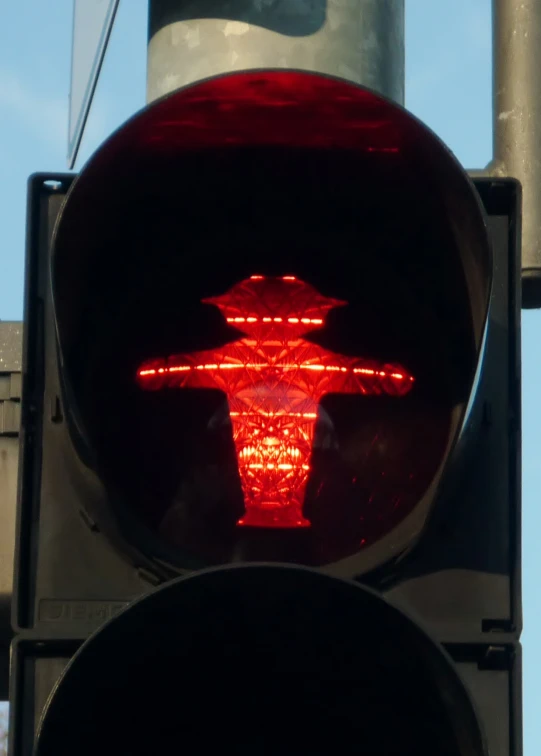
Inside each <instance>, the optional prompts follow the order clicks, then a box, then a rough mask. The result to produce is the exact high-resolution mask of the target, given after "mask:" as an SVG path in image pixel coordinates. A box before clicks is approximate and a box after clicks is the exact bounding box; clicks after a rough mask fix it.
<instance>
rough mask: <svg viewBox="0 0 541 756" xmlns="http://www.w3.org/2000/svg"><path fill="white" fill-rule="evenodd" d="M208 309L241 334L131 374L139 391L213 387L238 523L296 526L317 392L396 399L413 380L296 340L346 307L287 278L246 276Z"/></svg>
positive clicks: (300, 517)
mask: <svg viewBox="0 0 541 756" xmlns="http://www.w3.org/2000/svg"><path fill="white" fill-rule="evenodd" d="M204 302H206V303H208V304H213V305H216V306H217V307H218V308H219V309H220V310H221V312H222V313H223V315H224V316H225V317H226V319H227V321H228V322H229V323H231V324H234V325H236V326H238V327H239V328H240V329H241V330H242V331H243V332H244V336H243V337H242V338H241V339H239V340H238V341H235V342H233V343H229V344H226V345H224V346H222V347H219V348H218V349H215V350H210V351H202V352H193V353H191V354H186V355H178V356H175V357H170V358H168V359H164V360H154V361H152V362H150V363H146V364H145V365H143V366H142V367H141V368H140V369H139V371H138V374H137V376H138V380H139V383H140V385H141V386H142V387H143V388H145V389H150V390H156V389H161V388H164V387H171V388H208V389H220V390H221V391H223V392H224V393H225V395H226V396H227V399H228V402H229V414H230V417H231V423H232V426H233V439H234V442H235V449H236V454H237V461H238V467H239V474H240V480H241V485H242V490H243V494H244V504H245V509H246V511H245V514H244V516H243V517H242V518H241V519H240V520H239V522H238V524H239V525H250V526H255V527H274V528H295V527H305V526H309V525H310V522H309V521H308V520H306V519H305V518H304V517H303V514H302V506H303V501H304V491H305V487H306V482H307V480H308V474H309V471H310V457H311V453H312V442H313V438H314V430H315V425H316V419H317V412H318V403H319V401H320V399H321V398H322V397H323V396H324V395H325V394H330V393H337V394H365V395H378V394H391V395H395V396H402V395H404V394H406V393H407V392H408V391H409V390H410V389H411V387H412V383H413V377H412V376H411V375H409V374H408V373H407V372H406V371H405V370H404V369H403V368H401V367H399V366H396V365H378V364H376V363H374V362H369V361H368V360H363V359H357V358H352V357H346V356H343V355H339V354H335V353H334V352H331V351H329V350H327V349H324V348H322V347H320V346H317V345H316V344H313V343H311V342H309V341H307V340H305V339H303V338H302V335H303V334H305V333H306V332H307V331H310V330H314V329H316V328H321V327H322V326H323V325H324V322H325V321H324V316H325V314H326V313H327V312H328V311H329V310H331V309H333V308H334V307H340V306H343V305H346V304H347V302H343V301H341V300H337V299H331V298H328V297H324V296H322V295H321V294H319V293H318V292H317V291H316V290H315V289H314V287H313V286H311V285H310V284H307V283H305V282H304V281H300V280H299V279H298V278H296V277H295V276H282V277H280V278H269V277H264V276H258V275H254V276H252V277H251V278H249V279H247V280H245V281H241V282H240V283H238V284H236V285H235V286H233V287H232V288H231V289H230V290H229V291H228V292H227V293H226V294H223V295H221V296H218V297H212V298H210V299H206V300H204Z"/></svg>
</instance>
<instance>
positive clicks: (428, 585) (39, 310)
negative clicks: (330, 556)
mask: <svg viewBox="0 0 541 756" xmlns="http://www.w3.org/2000/svg"><path fill="white" fill-rule="evenodd" d="M73 178H74V176H72V175H69V174H51V175H49V174H39V175H36V176H34V177H32V179H31V180H30V184H29V192H30V203H29V206H30V215H29V226H28V228H29V244H28V257H27V274H26V304H25V342H24V367H23V417H22V430H21V455H20V460H21V461H20V484H19V504H18V523H17V552H16V573H15V585H14V602H13V616H12V622H13V628H14V632H15V633H16V635H17V638H16V641H15V643H14V646H13V657H12V677H11V696H10V701H11V704H12V706H11V726H10V732H11V736H10V754H11V756H29V755H30V754H31V752H32V747H33V740H34V732H35V730H36V727H37V724H38V722H39V718H40V714H41V712H42V710H43V707H44V705H45V701H46V699H47V697H48V695H49V694H50V692H51V691H52V689H53V688H54V686H55V683H56V681H57V680H58V678H59V676H60V674H61V672H62V670H63V668H64V667H65V665H66V664H67V662H68V661H69V660H70V658H71V657H72V656H73V654H74V652H75V651H76V649H77V648H78V647H79V646H80V644H81V643H82V642H83V641H84V640H85V639H86V638H88V637H89V636H90V635H91V634H92V633H93V632H94V631H95V630H96V629H97V628H98V627H99V626H100V625H101V624H103V622H104V621H106V620H108V619H109V618H111V617H112V616H113V615H114V614H115V613H117V612H118V611H119V610H120V609H122V608H123V607H125V606H126V605H127V604H128V603H130V602H131V601H132V600H134V599H136V598H139V597H141V596H143V595H144V594H145V593H147V592H148V591H149V590H150V589H151V588H152V586H153V585H155V584H157V583H159V582H160V581H161V579H163V574H164V573H161V572H160V569H159V565H155V567H156V569H149V565H148V562H147V560H145V558H144V555H141V554H140V553H139V552H138V551H137V550H134V551H133V553H132V554H127V555H126V554H122V555H121V554H120V553H119V552H118V551H117V550H115V548H114V547H113V546H112V544H111V541H110V540H108V539H106V538H105V537H104V536H103V535H102V534H101V533H100V532H99V530H98V529H97V526H96V523H94V522H92V521H91V520H90V518H89V516H88V510H87V507H86V505H85V502H84V496H83V497H81V493H80V492H78V491H77V489H76V488H75V487H74V485H73V482H72V481H71V480H70V479H69V476H68V475H62V474H61V471H62V466H61V465H62V459H63V452H64V449H65V448H66V445H69V444H70V440H69V435H68V433H67V431H66V426H65V423H63V414H62V406H61V402H60V399H59V398H58V397H59V391H58V366H57V352H56V334H55V331H54V325H53V318H52V309H51V296H50V282H49V256H50V242H51V236H52V231H53V227H54V224H55V221H56V218H57V216H58V213H59V210H60V208H61V206H62V202H63V199H64V197H65V194H66V192H67V190H68V188H69V185H70V184H71V182H72V181H73ZM474 183H475V186H476V189H477V191H478V193H479V195H480V197H481V200H482V202H483V204H484V206H485V209H486V213H487V218H488V226H489V232H490V235H491V237H492V242H493V254H494V283H493V293H492V303H491V315H490V323H489V328H488V331H487V341H486V347H485V348H486V354H485V362H484V369H483V373H482V376H481V383H480V386H479V392H480V396H481V397H482V401H477V402H476V404H475V407H474V417H472V421H471V423H470V432H471V434H476V435H475V443H473V444H468V452H467V453H465V454H464V458H463V459H462V460H460V463H459V464H457V466H456V468H455V470H454V471H453V477H452V479H447V480H446V484H445V486H444V487H443V495H442V496H441V500H440V501H438V504H437V506H436V509H435V512H434V516H433V517H432V519H431V521H430V523H429V526H428V528H427V529H426V531H425V533H424V535H423V537H422V539H421V541H420V542H419V544H418V545H417V547H416V548H415V549H413V550H412V551H411V552H410V553H409V554H408V555H407V557H406V558H405V559H404V560H402V562H399V563H397V564H396V565H395V566H394V568H393V570H392V572H389V571H388V570H387V571H383V572H379V573H372V574H370V575H368V576H365V577H364V578H363V579H362V582H365V583H367V584H368V585H370V586H372V587H374V588H376V589H377V590H378V591H380V592H381V593H382V594H383V595H384V596H385V597H386V598H387V599H388V600H389V601H390V602H391V603H393V604H395V605H396V606H397V607H399V608H401V609H403V610H405V611H406V612H407V613H408V614H409V615H410V616H412V617H414V618H415V619H417V620H418V621H419V623H420V625H422V626H423V627H424V628H425V629H426V630H427V631H428V632H429V634H430V635H431V636H432V638H433V639H434V640H436V641H437V642H439V643H441V644H442V645H443V646H445V647H446V649H447V651H448V652H449V654H450V655H451V656H452V658H453V659H454V660H455V662H456V665H457V669H458V670H459V673H460V674H461V676H462V678H463V680H464V682H465V684H466V686H467V687H468V689H469V691H470V694H471V696H472V698H473V700H474V702H475V704H476V706H477V710H478V712H479V715H480V717H481V719H482V725H483V727H484V730H485V733H486V737H487V741H488V745H489V752H490V754H491V756H520V754H521V752H522V746H521V743H522V737H521V699H520V690H521V673H520V663H521V661H520V644H519V636H520V631H521V627H522V609H521V592H520V186H519V185H518V184H517V182H515V181H513V180H496V179H476V180H475V182H474ZM126 556H128V558H126ZM160 575H162V577H160Z"/></svg>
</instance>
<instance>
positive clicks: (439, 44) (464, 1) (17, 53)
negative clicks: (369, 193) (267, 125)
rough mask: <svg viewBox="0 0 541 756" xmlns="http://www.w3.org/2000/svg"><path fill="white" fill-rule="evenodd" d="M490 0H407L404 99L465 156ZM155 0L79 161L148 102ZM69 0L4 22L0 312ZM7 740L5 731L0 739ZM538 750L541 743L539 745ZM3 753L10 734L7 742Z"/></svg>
mask: <svg viewBox="0 0 541 756" xmlns="http://www.w3.org/2000/svg"><path fill="white" fill-rule="evenodd" d="M490 5H491V2H490V0H406V32H407V37H406V105H407V107H408V108H409V109H410V110H412V111H413V112H414V113H415V114H416V115H417V116H419V117H420V118H421V119H423V120H424V121H425V122H426V123H427V124H428V125H429V126H431V127H432V128H433V129H434V131H436V133H438V134H439V135H440V136H441V137H442V138H443V139H444V140H445V141H446V142H447V144H448V145H449V146H450V147H451V149H452V150H453V151H454V152H455V154H456V155H457V156H458V158H459V160H460V161H461V162H462V163H463V165H464V166H465V167H467V168H474V167H483V166H484V165H486V163H487V162H488V161H489V159H490V157H491V150H492V134H491V20H490ZM146 9H147V0H122V2H121V3H120V9H119V12H118V15H117V20H116V24H115V28H114V30H113V34H112V37H111V41H110V45H109V51H108V54H107V57H106V60H105V64H104V68H103V71H102V77H101V81H100V83H99V85H98V91H97V95H96V98H95V102H94V105H93V108H92V112H91V116H90V119H89V123H88V127H87V131H86V135H85V138H84V140H83V145H82V150H81V155H80V159H79V161H78V163H77V165H76V169H79V168H80V167H81V165H82V164H83V163H84V161H85V160H86V159H87V158H88V157H89V155H90V154H91V153H92V152H93V150H94V149H96V147H97V146H98V145H99V143H100V142H101V141H102V140H103V139H104V138H105V137H106V136H107V135H108V134H109V133H110V132H111V131H112V130H113V129H114V128H116V127H117V126H118V125H119V124H120V123H122V122H123V121H124V120H125V119H126V118H127V117H128V116H130V115H131V114H132V113H133V112H135V111H136V110H138V109H139V108H140V107H142V106H143V105H144V98H145V64H146V59H145V55H146ZM71 22H72V0H54V2H43V0H16V2H5V3H3V7H2V23H1V25H0V171H1V174H0V175H1V181H0V271H1V273H0V318H1V319H3V320H18V319H20V318H21V316H22V296H23V269H24V234H25V201H26V198H25V191H26V179H27V177H28V176H29V175H30V174H31V173H34V172H35V171H64V170H67V167H66V158H65V156H66V145H67V123H68V115H67V114H68V95H69V65H70V54H71ZM540 335H541V312H525V313H524V316H523V340H522V343H523V523H524V527H523V534H524V535H523V574H524V621H525V631H524V635H523V642H524V727H525V729H524V732H525V754H526V756H534V754H535V753H536V747H535V743H536V742H537V743H539V742H541V718H540V717H539V714H538V712H539V711H541V693H540V686H539V685H538V684H537V678H538V677H539V675H540V674H541V650H540V648H539V643H536V639H537V638H538V637H539V636H540V635H541V606H540V602H539V598H538V594H539V592H538V590H537V580H538V579H540V578H541V549H540V548H539V547H538V543H537V542H538V537H537V533H538V530H537V528H540V529H541V513H540V509H539V506H538V497H539V493H538V492H539V491H540V490H541V465H540V463H539V462H540V460H541V438H540V437H539V434H538V428H539V427H540V426H541V397H540V396H539V393H538V387H539V386H540V385H541V380H540V379H541V356H540V350H539V348H538V343H539V338H540ZM0 743H1V741H0ZM537 750H538V749H537ZM0 753H1V746H0Z"/></svg>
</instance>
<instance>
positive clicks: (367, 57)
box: [147, 0, 404, 104]
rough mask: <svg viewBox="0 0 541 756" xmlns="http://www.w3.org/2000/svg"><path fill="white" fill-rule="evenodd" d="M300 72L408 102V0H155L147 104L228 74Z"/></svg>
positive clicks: (152, 0) (151, 14)
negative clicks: (329, 76)
mask: <svg viewBox="0 0 541 756" xmlns="http://www.w3.org/2000/svg"><path fill="white" fill-rule="evenodd" d="M266 67H268V68H276V67H278V68H297V69H302V70H310V71H318V72H320V73H327V74H332V75H336V76H340V77H342V78H344V79H348V80H350V81H353V82H356V83H358V84H364V85H366V86H368V87H370V88H371V89H374V90H376V91H378V92H380V93H381V94H384V95H386V96H387V97H390V98H391V99H393V100H395V101H396V102H399V103H400V104H403V102H404V0H149V42H148V69H147V70H148V74H147V101H148V102H152V101H153V100H155V99H156V98H157V97H161V96H162V95H165V94H167V93H168V92H171V91H173V90H174V89H177V88H178V87H181V86H183V85H186V84H189V83H191V82H194V81H197V80H199V79H203V78H206V77H209V76H213V75H216V74H220V73H225V72H227V71H235V70H240V69H251V68H252V69H253V68H266Z"/></svg>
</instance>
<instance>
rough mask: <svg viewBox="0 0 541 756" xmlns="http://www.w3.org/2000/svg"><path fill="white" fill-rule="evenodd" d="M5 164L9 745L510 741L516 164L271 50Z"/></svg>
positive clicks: (513, 743) (514, 708)
mask: <svg viewBox="0 0 541 756" xmlns="http://www.w3.org/2000/svg"><path fill="white" fill-rule="evenodd" d="M29 187H30V189H29V193H30V203H29V245H28V259H27V283H26V309H25V345H24V368H23V398H22V419H21V425H22V431H21V469H20V486H19V518H18V532H17V538H18V547H17V557H16V561H17V564H16V581H15V599H14V605H13V626H14V631H15V633H16V636H17V637H16V640H15V643H14V646H13V654H12V676H11V700H12V709H11V712H12V713H11V716H12V720H11V732H12V742H11V749H12V751H11V753H12V755H13V756H20V755H23V754H30V753H34V754H35V756H45V755H46V754H51V753H54V754H55V756H62V755H63V754H68V753H69V754H73V753H77V754H80V755H81V756H84V755H85V754H94V753H98V752H99V753H102V754H109V753H110V754H117V753H121V752H122V753H129V754H130V756H134V755H135V754H139V753H140V754H143V753H145V754H147V753H149V752H156V753H160V752H164V753H165V752H174V751H175V750H185V751H190V750H197V751H198V752H201V753H211V752H214V751H216V750H222V751H224V752H226V751H227V752H229V751H232V752H236V753H251V754H252V753H257V754H278V753H280V754H288V753H292V754H293V753H295V754H299V753H306V754H308V753H310V754H314V753H322V754H323V753H325V754H331V753H332V754H334V753H352V754H353V753H355V754H367V755H368V754H369V756H395V755H396V756H398V754H400V756H409V755H410V754H411V756H413V755H414V754H415V756H420V755H422V754H426V756H428V755H429V754H430V756H432V754H436V753H437V754H439V755H443V756H470V755H471V756H488V754H491V756H492V755H494V754H495V755H496V756H519V754H520V753H521V731H520V715H521V708H520V645H519V635H520V630H521V598H520V569H519V567H520V540H519V533H520V529H519V525H520V506H519V492H520V361H519V348H520V340H519V325H520V296H519V284H520V277H519V269H520V265H519V258H520V188H519V186H518V185H517V184H516V182H514V181H510V180H493V179H478V180H476V181H475V182H474V183H472V182H471V181H470V180H469V178H468V177H467V175H466V174H465V173H464V171H463V170H462V169H461V167H460V166H459V164H458V163H457V161H456V160H455V159H454V157H453V156H452V155H451V153H450V152H449V151H448V150H447V148H446V147H445V146H444V145H443V144H442V143H441V142H440V141H439V140H438V139H437V137H435V136H434V134H432V132H430V131H429V130H428V129H427V128H426V127H425V126H424V125H422V124H421V123H420V122H419V121H417V120H416V119H415V118H414V117H413V116H411V115H410V114H409V113H407V112H406V111H405V110H403V109H402V108H400V107H399V106H397V105H395V104H393V103H391V102H390V101H388V100H386V99H384V98H382V97H381V96H379V95H376V94H375V93H373V92H371V91H369V90H367V89H364V88H361V87H358V86H355V85H352V84H350V83H347V82H344V81H342V80H340V79H336V78H332V77H329V76H320V75H317V74H311V73H307V72H298V71H285V70H268V71H248V72H241V73H234V74H229V75H224V76H218V77H215V78H212V79H208V80H205V81H202V82H199V83H197V84H195V85H191V86H189V87H186V88H184V89H182V90H179V91H178V92H175V93H173V94H171V95H169V96H167V97H165V98H163V99H162V100H159V101H158V102H155V103H154V104H152V105H151V106H149V107H147V108H146V109H145V110H143V111H142V112H140V113H139V114H137V115H136V116H134V117H133V118H132V119H131V120H130V121H128V122H127V123H126V124H125V125H124V126H122V127H121V128H120V129H119V130H118V131H117V132H115V133H114V134H113V135H112V136H111V137H110V138H109V139H108V140H107V141H106V142H105V144H104V145H103V146H102V147H100V149H98V151H97V152H96V153H95V155H94V156H93V157H92V158H91V160H90V161H89V163H88V164H87V165H86V166H85V168H84V169H83V170H82V171H81V173H80V174H79V175H78V176H71V175H66V174H60V175H43V174H41V175H37V176H34V177H33V178H32V179H31V181H30V184H29ZM32 749H34V750H32Z"/></svg>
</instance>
